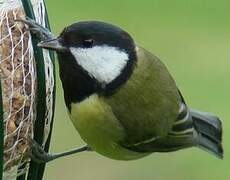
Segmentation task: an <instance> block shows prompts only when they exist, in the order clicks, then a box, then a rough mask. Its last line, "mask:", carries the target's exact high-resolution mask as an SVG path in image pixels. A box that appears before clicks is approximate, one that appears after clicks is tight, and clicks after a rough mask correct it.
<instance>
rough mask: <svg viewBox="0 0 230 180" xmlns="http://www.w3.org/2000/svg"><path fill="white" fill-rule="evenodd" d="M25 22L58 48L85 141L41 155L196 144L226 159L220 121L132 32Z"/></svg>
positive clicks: (67, 95)
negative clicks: (198, 105)
mask: <svg viewBox="0 0 230 180" xmlns="http://www.w3.org/2000/svg"><path fill="white" fill-rule="evenodd" d="M23 22H24V23H26V24H28V25H29V26H30V28H31V29H32V30H33V31H36V33H38V34H39V33H40V34H43V41H42V42H40V43H39V44H38V46H39V47H42V48H45V49H51V50H54V51H56V52H57V56H58V62H59V67H60V78H61V81H62V86H63V89H64V99H65V104H66V106H67V109H68V113H69V117H70V119H71V120H72V122H73V125H74V127H75V128H76V130H77V131H78V132H79V134H80V136H81V138H82V139H83V140H84V141H85V142H86V143H87V146H84V147H82V148H80V149H76V150H73V151H70V152H67V153H61V154H58V155H56V156H52V157H51V156H44V154H43V156H42V158H43V161H48V160H52V159H55V158H57V157H61V156H64V155H67V154H72V153H74V152H75V153H76V152H80V151H85V150H89V149H92V150H94V151H96V152H98V153H99V154H101V155H104V156H106V157H109V158H112V159H116V160H134V159H138V158H142V157H144V156H147V155H149V154H151V153H153V152H172V151H177V150H180V149H185V148H189V147H194V146H195V147H199V148H201V149H204V150H206V151H208V152H211V153H213V154H214V155H216V156H217V157H219V158H222V157H223V148H222V145H221V141H222V124H221V121H220V119H219V118H218V117H217V116H215V115H213V114H210V113H207V112H201V111H198V110H194V109H192V108H190V107H189V106H188V105H187V104H186V103H185V101H184V98H183V97H182V95H181V93H180V91H179V89H178V87H177V85H176V83H175V81H174V79H173V78H172V76H171V75H170V73H169V71H168V70H167V68H166V66H165V65H164V64H163V63H162V62H161V61H160V59H159V58H158V57H156V56H154V55H153V54H152V53H150V52H148V51H147V50H145V49H144V48H142V47H141V46H139V45H137V43H135V41H134V40H133V39H132V37H131V36H130V35H129V34H128V33H127V32H126V31H124V30H122V29H121V28H119V27H117V26H114V25H111V24H108V23H105V22H99V21H84V22H77V23H74V24H72V25H70V26H68V27H66V28H65V29H64V30H63V31H62V33H61V34H60V36H59V37H58V38H54V36H52V35H51V34H50V33H49V32H47V31H48V30H46V29H44V28H42V27H41V26H39V25H38V24H36V23H35V22H32V21H31V20H23ZM44 34H46V35H44ZM47 34H48V35H47ZM44 37H45V38H44ZM40 155H41V154H40ZM46 155H47V154H46ZM37 157H39V159H42V158H41V156H39V155H38V156H37ZM44 157H46V158H45V160H44Z"/></svg>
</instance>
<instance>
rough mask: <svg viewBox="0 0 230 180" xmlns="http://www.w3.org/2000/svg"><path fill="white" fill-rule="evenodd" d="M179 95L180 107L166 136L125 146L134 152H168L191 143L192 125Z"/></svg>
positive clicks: (188, 112) (187, 110) (188, 113)
mask: <svg viewBox="0 0 230 180" xmlns="http://www.w3.org/2000/svg"><path fill="white" fill-rule="evenodd" d="M178 92H179V94H180V97H181V104H180V109H179V111H178V116H177V119H176V121H175V122H174V123H173V126H172V129H171V130H170V132H169V133H168V135H167V136H166V137H153V138H152V139H149V140H145V141H141V142H139V143H135V144H132V145H130V146H125V147H126V148H127V149H129V150H132V151H135V152H143V153H144V152H170V151H175V150H178V149H182V148H186V147H190V146H192V145H193V143H194V142H193V132H194V126H193V121H192V118H191V115H190V111H189V109H188V107H187V106H186V104H185V101H184V98H183V96H182V95H181V93H180V91H179V90H178Z"/></svg>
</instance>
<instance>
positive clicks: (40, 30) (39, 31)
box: [15, 18, 55, 41]
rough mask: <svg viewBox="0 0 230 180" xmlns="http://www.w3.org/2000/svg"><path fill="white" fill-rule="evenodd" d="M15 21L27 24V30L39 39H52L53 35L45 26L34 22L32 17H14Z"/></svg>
mask: <svg viewBox="0 0 230 180" xmlns="http://www.w3.org/2000/svg"><path fill="white" fill-rule="evenodd" d="M15 21H18V22H22V23H24V24H26V25H27V26H28V30H29V31H30V32H31V33H32V34H35V35H36V36H37V37H38V38H39V39H40V40H41V41H45V40H49V39H54V38H55V36H54V35H53V34H52V33H51V32H50V31H49V30H48V29H47V28H45V27H43V26H42V25H40V24H38V23H37V22H35V21H34V20H33V19H30V18H26V19H16V20H15Z"/></svg>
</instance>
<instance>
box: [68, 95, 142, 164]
mask: <svg viewBox="0 0 230 180" xmlns="http://www.w3.org/2000/svg"><path fill="white" fill-rule="evenodd" d="M69 115H70V117H71V120H72V122H73V124H74V126H75V128H76V129H77V130H78V132H79V134H80V136H81V138H82V139H83V140H84V141H85V142H86V143H87V144H88V145H89V146H90V147H91V148H92V149H93V150H95V151H97V152H98V153H100V154H102V155H104V156H107V157H110V158H113V159H120V160H121V159H122V160H130V159H137V158H140V157H143V156H144V155H145V154H139V153H136V152H132V151H129V150H127V149H125V148H123V147H122V146H120V145H119V142H120V141H122V140H123V138H124V136H125V133H124V130H123V128H122V126H121V125H120V123H119V121H118V120H117V119H116V117H115V116H114V114H113V112H112V109H111V107H110V106H109V105H107V104H106V103H105V102H104V101H103V98H99V97H98V96H97V95H92V96H90V97H89V98H87V99H85V100H84V101H82V102H80V103H72V104H71V114H69Z"/></svg>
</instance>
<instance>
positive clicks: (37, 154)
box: [26, 138, 91, 163]
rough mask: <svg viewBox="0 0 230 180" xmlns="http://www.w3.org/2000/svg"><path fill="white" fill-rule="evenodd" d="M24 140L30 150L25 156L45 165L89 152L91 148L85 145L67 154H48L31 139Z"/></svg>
mask: <svg viewBox="0 0 230 180" xmlns="http://www.w3.org/2000/svg"><path fill="white" fill-rule="evenodd" d="M26 140H27V142H28V144H29V147H30V150H29V151H28V152H27V154H28V156H29V157H30V158H31V159H32V160H33V161H35V162H37V163H47V162H50V161H52V160H55V159H58V158H60V157H64V156H68V155H71V154H76V153H79V152H83V151H91V148H90V147H88V146H87V145H85V146H83V147H80V148H76V149H73V150H70V151H67V152H62V153H57V154H49V153H47V152H45V151H44V149H43V148H42V146H41V145H39V144H38V143H37V142H36V141H35V140H33V139H31V138H26Z"/></svg>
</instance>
